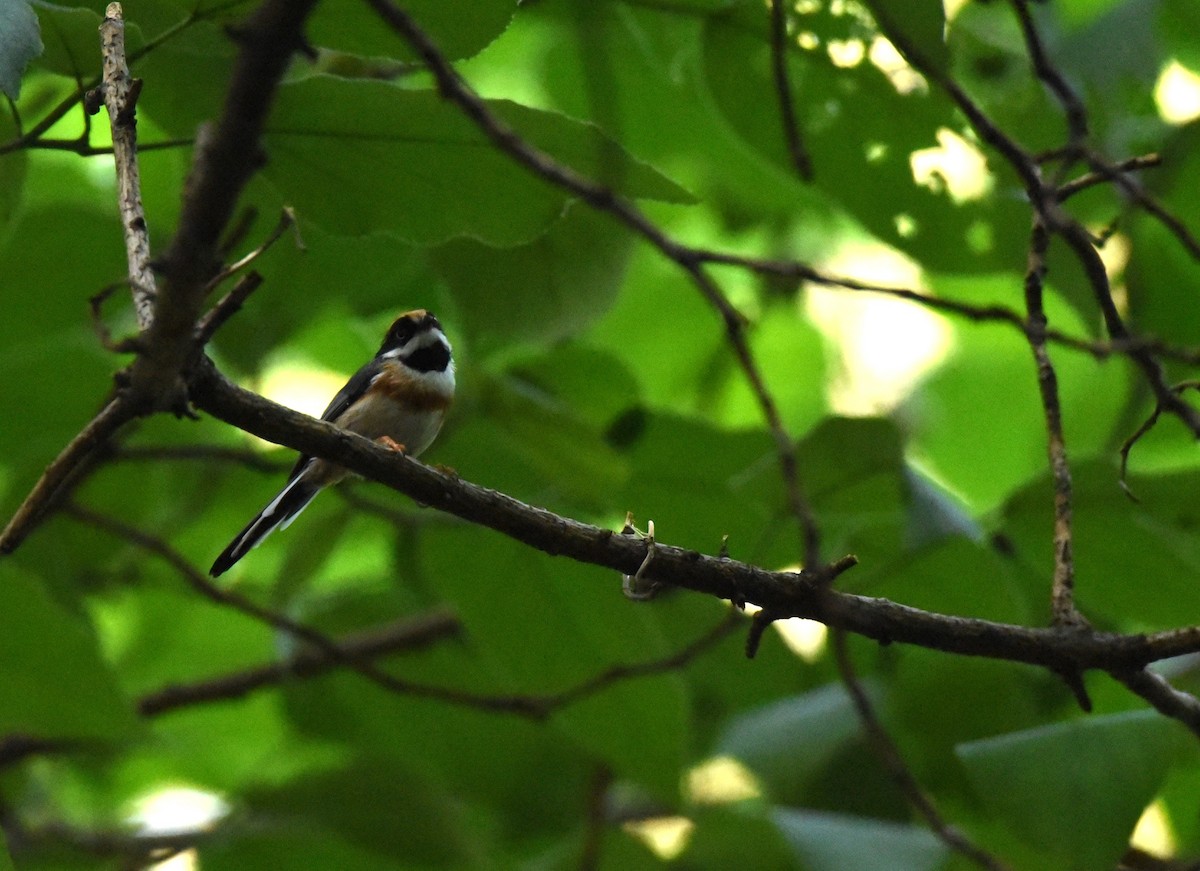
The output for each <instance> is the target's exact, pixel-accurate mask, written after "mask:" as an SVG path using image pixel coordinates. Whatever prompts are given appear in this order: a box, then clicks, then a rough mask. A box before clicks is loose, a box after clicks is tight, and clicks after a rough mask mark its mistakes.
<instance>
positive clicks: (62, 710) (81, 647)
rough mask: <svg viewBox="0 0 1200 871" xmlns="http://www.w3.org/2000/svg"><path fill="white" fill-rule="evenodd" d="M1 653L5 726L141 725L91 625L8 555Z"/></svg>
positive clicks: (97, 734) (45, 729) (122, 731)
mask: <svg viewBox="0 0 1200 871" xmlns="http://www.w3.org/2000/svg"><path fill="white" fill-rule="evenodd" d="M0 660H3V661H4V663H5V668H4V669H3V670H2V671H0V734H5V733H11V732H18V733H22V734H27V735H35V736H38V737H42V738H67V739H80V738H101V739H112V738H117V737H121V736H124V735H127V734H128V733H129V732H130V731H131V730H132V729H133V728H134V725H135V722H136V721H135V718H134V715H133V709H132V707H131V706H130V704H129V702H128V700H127V699H126V698H125V697H124V695H123V694H122V693H121V691H120V690H119V688H118V686H117V681H116V679H115V677H114V676H113V673H112V671H111V670H110V669H109V667H108V665H107V664H106V663H105V662H104V661H103V660H102V659H101V658H100V654H99V652H98V651H97V648H96V639H95V637H94V635H93V634H92V629H91V626H89V625H88V623H87V622H86V621H85V620H84V619H83V618H82V617H80V616H79V615H78V614H73V613H71V612H69V611H67V610H66V609H65V608H64V607H63V606H62V605H60V604H58V603H57V602H55V601H54V600H52V599H51V598H50V597H49V596H48V595H47V594H46V592H45V590H44V589H43V588H42V587H41V585H40V584H38V582H37V581H35V580H34V579H33V578H32V577H31V576H29V575H28V574H26V573H25V572H23V571H21V569H20V568H18V567H17V566H15V565H13V564H12V563H11V561H8V560H6V561H5V562H3V563H0Z"/></svg>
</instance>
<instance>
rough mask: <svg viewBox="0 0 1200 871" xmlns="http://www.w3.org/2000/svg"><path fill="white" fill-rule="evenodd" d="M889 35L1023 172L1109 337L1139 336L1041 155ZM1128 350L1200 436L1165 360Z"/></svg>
mask: <svg viewBox="0 0 1200 871" xmlns="http://www.w3.org/2000/svg"><path fill="white" fill-rule="evenodd" d="M887 36H888V39H890V40H891V41H892V43H893V44H894V45H895V46H896V48H897V49H898V50H899V51H900V53H901V54H902V55H904V57H905V59H906V60H907V61H908V62H909V63H910V64H911V65H912V66H913V67H915V68H916V69H917V71H918V72H920V73H921V74H923V75H924V76H925V77H926V78H928V79H929V80H930V81H932V82H934V83H935V84H937V85H938V87H940V88H941V89H942V90H943V91H945V92H946V93H947V94H948V95H949V96H950V99H951V100H953V102H954V103H955V105H956V106H958V108H959V111H961V112H962V113H963V114H964V115H965V116H966V117H967V120H968V121H969V122H970V124H971V127H972V129H973V130H974V131H975V133H976V135H978V136H979V138H980V139H981V140H983V141H984V142H986V143H987V144H988V145H990V146H991V147H992V148H994V149H995V150H996V151H997V152H999V153H1000V155H1001V156H1002V157H1004V159H1005V160H1006V161H1007V162H1008V164H1009V165H1010V166H1011V167H1012V169H1013V170H1014V171H1015V172H1016V173H1017V175H1018V177H1020V179H1021V183H1022V185H1023V186H1024V188H1025V192H1026V195H1027V196H1028V197H1029V201H1030V203H1031V204H1032V206H1033V208H1034V210H1035V211H1036V212H1037V213H1038V215H1039V217H1040V219H1041V220H1042V222H1043V223H1044V225H1045V227H1046V229H1047V231H1048V232H1050V233H1052V234H1055V235H1057V236H1059V237H1061V238H1062V239H1063V241H1064V242H1066V243H1067V245H1068V247H1070V248H1071V250H1072V252H1073V253H1074V254H1075V256H1076V259H1078V260H1079V263H1080V265H1081V266H1082V267H1083V271H1084V275H1085V276H1086V277H1087V280H1088V285H1089V287H1090V288H1091V290H1092V296H1093V298H1094V299H1095V301H1096V305H1097V307H1098V308H1099V309H1100V313H1101V315H1102V316H1103V318H1104V324H1105V328H1106V329H1107V330H1108V334H1109V337H1110V338H1112V339H1113V340H1114V341H1130V340H1133V339H1134V338H1135V337H1134V336H1132V335H1131V334H1130V332H1129V329H1128V328H1127V327H1126V326H1125V321H1124V319H1123V318H1122V317H1121V313H1120V311H1119V309H1118V308H1117V305H1116V303H1115V302H1114V300H1113V296H1112V288H1111V287H1110V285H1109V281H1108V273H1107V271H1106V270H1105V267H1104V261H1102V260H1101V259H1100V255H1099V254H1098V253H1097V252H1096V249H1095V248H1094V246H1093V240H1092V238H1091V235H1090V234H1089V233H1088V231H1087V229H1086V228H1084V227H1083V226H1082V225H1081V224H1079V222H1078V221H1076V220H1075V219H1074V218H1072V217H1071V216H1070V215H1068V214H1067V213H1066V212H1065V211H1064V210H1063V209H1062V207H1061V206H1060V204H1059V203H1058V198H1057V195H1056V193H1055V189H1054V187H1053V186H1047V185H1045V184H1044V183H1043V181H1042V173H1041V168H1040V166H1039V163H1038V160H1037V158H1036V157H1035V156H1034V155H1033V154H1031V153H1030V152H1029V151H1028V150H1026V149H1025V148H1024V147H1023V146H1022V145H1021V144H1020V143H1018V142H1017V141H1016V140H1015V139H1013V138H1012V137H1011V136H1009V135H1008V134H1007V133H1005V132H1004V131H1003V130H1001V129H1000V128H999V127H998V126H997V125H996V123H995V122H994V121H993V120H992V119H991V118H990V117H989V116H988V115H987V113H986V112H984V111H983V109H981V108H980V107H979V105H978V104H977V103H975V101H974V100H972V99H971V97H970V96H969V95H968V94H967V93H966V91H964V90H963V88H962V87H961V86H960V85H959V84H958V83H957V82H955V81H954V80H953V79H952V78H950V76H949V75H947V74H946V73H945V72H943V71H942V70H941V69H939V68H938V67H937V65H936V64H933V63H931V62H930V60H929V58H927V57H926V56H925V55H924V53H923V52H922V51H921V49H920V47H919V46H917V45H916V44H915V43H913V42H912V41H911V40H909V39H908V38H907V37H906V36H905V35H904V33H903V32H902V31H900V30H897V29H894V28H888V30H887ZM1129 356H1130V359H1132V360H1133V361H1134V363H1136V364H1137V366H1138V368H1139V369H1141V371H1142V373H1143V375H1144V376H1145V378H1146V381H1147V383H1149V385H1150V388H1151V390H1153V391H1154V396H1155V398H1156V399H1157V400H1158V401H1159V402H1160V403H1161V404H1162V406H1163V409H1164V410H1165V411H1168V412H1169V413H1171V414H1173V415H1174V416H1176V417H1177V418H1179V420H1180V421H1181V422H1182V423H1183V424H1184V425H1185V426H1187V428H1188V429H1189V430H1191V431H1192V432H1193V433H1194V434H1196V435H1197V436H1200V412H1197V411H1196V409H1195V408H1193V407H1192V406H1191V405H1188V404H1187V403H1186V402H1184V401H1183V400H1182V399H1180V397H1179V396H1178V395H1177V394H1174V393H1172V391H1171V388H1170V385H1169V384H1168V382H1167V378H1166V373H1165V371H1164V370H1163V367H1162V364H1160V363H1159V362H1158V360H1157V359H1155V358H1154V356H1153V355H1152V354H1151V353H1150V352H1148V351H1146V350H1145V349H1142V348H1140V347H1137V346H1136V345H1135V347H1134V350H1131V351H1130V352H1129Z"/></svg>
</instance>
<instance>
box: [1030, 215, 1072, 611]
mask: <svg viewBox="0 0 1200 871" xmlns="http://www.w3.org/2000/svg"><path fill="white" fill-rule="evenodd" d="M1049 244H1050V235H1049V233H1047V232H1046V228H1045V226H1044V225H1043V224H1042V221H1041V219H1040V217H1035V218H1034V221H1033V230H1032V232H1031V234H1030V241H1029V265H1028V268H1027V269H1026V272H1025V307H1026V310H1027V311H1028V313H1029V325H1030V330H1029V346H1030V349H1031V350H1032V351H1033V358H1034V361H1035V363H1036V364H1037V381H1038V392H1039V394H1040V396H1041V399H1042V413H1043V415H1044V416H1045V420H1046V435H1047V440H1046V451H1047V454H1048V456H1049V460H1050V474H1051V478H1052V480H1053V482H1054V585H1053V591H1052V593H1051V613H1052V614H1053V619H1054V624H1055V625H1056V626H1064V627H1065V626H1077V625H1079V624H1080V621H1081V620H1082V618H1081V617H1080V615H1079V612H1078V611H1077V610H1076V608H1075V557H1074V552H1073V545H1072V535H1071V467H1070V464H1069V462H1068V460H1067V444H1066V439H1065V438H1064V436H1063V423H1062V405H1061V403H1060V402H1059V397H1058V376H1057V375H1056V374H1055V371H1054V365H1053V363H1052V362H1051V360H1050V355H1049V353H1048V352H1047V351H1046V340H1045V336H1044V332H1043V331H1044V330H1045V328H1046V310H1045V307H1044V305H1043V301H1042V281H1043V278H1044V277H1045V274H1046V249H1047V247H1048V246H1049Z"/></svg>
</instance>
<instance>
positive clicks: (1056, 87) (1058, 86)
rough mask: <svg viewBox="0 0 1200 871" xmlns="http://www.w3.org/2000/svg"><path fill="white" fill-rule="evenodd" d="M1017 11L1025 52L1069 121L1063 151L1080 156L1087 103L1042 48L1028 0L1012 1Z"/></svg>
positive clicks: (1035, 71) (1086, 122)
mask: <svg viewBox="0 0 1200 871" xmlns="http://www.w3.org/2000/svg"><path fill="white" fill-rule="evenodd" d="M1012 7H1013V10H1014V11H1015V12H1016V14H1017V21H1018V22H1019V23H1020V25H1021V34H1022V36H1023V37H1024V39H1025V48H1026V51H1028V53H1029V60H1030V62H1031V63H1032V64H1033V72H1034V74H1035V75H1036V76H1037V77H1038V78H1039V79H1041V80H1042V82H1043V83H1044V84H1045V85H1046V87H1047V88H1049V89H1050V92H1051V93H1053V94H1054V97H1055V99H1057V100H1058V102H1059V105H1060V106H1062V109H1063V114H1064V115H1065V116H1066V118H1067V136H1068V142H1067V144H1066V146H1065V147H1064V148H1063V151H1064V153H1066V154H1076V155H1077V154H1078V153H1079V149H1080V148H1081V147H1082V146H1083V143H1084V141H1085V140H1086V139H1087V136H1088V120H1087V110H1086V109H1085V108H1084V105H1083V101H1082V100H1081V99H1079V95H1078V94H1077V93H1075V89H1074V88H1072V87H1071V85H1070V84H1069V83H1068V82H1067V79H1066V77H1065V76H1064V75H1063V74H1062V72H1060V71H1059V69H1058V67H1056V66H1055V65H1054V64H1053V63H1051V62H1050V58H1049V56H1048V55H1047V54H1046V49H1045V47H1044V46H1043V44H1042V38H1041V35H1040V34H1039V33H1038V31H1037V27H1036V26H1034V23H1033V16H1032V15H1031V14H1030V12H1029V5H1028V0H1012Z"/></svg>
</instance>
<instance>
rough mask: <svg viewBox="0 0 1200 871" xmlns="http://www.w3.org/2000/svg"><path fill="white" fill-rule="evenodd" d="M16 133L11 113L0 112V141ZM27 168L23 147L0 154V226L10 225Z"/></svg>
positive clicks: (27, 157) (17, 204) (26, 158)
mask: <svg viewBox="0 0 1200 871" xmlns="http://www.w3.org/2000/svg"><path fill="white" fill-rule="evenodd" d="M17 133H18V131H17V125H16V124H15V123H14V120H13V117H12V114H11V113H9V112H5V113H0V143H3V142H9V141H11V140H12V139H14V138H15V137H16V136H17ZM28 169H29V155H28V153H27V152H26V151H25V150H24V149H18V150H17V151H13V152H12V153H10V154H4V155H0V226H3V227H8V226H11V222H12V219H13V216H14V215H15V214H16V211H17V208H18V207H19V206H20V205H21V198H22V195H23V194H24V192H25V179H26V177H27V175H28Z"/></svg>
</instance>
